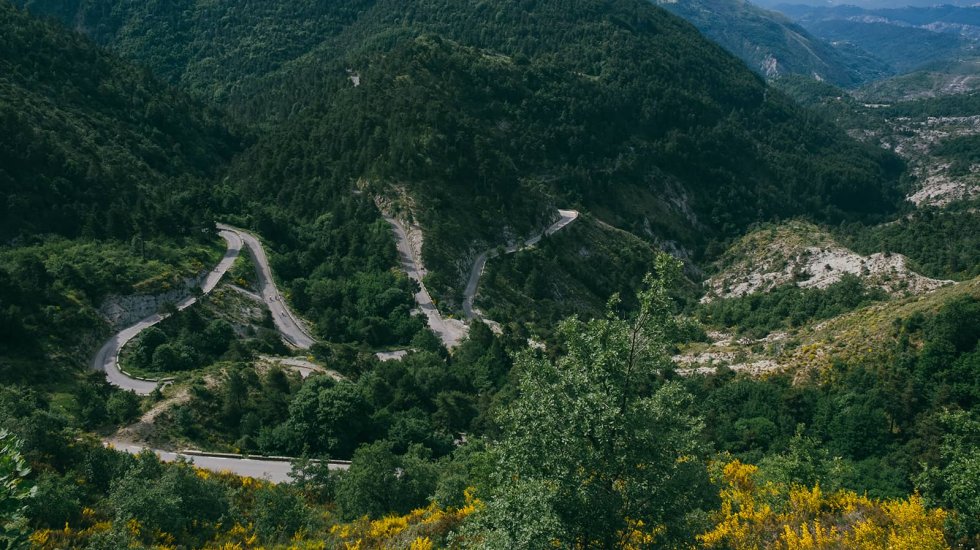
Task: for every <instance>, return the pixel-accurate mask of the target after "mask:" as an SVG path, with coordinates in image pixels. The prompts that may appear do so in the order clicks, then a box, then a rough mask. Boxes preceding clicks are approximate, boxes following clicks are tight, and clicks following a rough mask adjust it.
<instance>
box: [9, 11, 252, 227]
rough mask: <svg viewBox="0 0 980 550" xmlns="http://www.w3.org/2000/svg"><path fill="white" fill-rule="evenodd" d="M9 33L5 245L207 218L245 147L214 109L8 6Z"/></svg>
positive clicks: (199, 221) (195, 223) (196, 222)
mask: <svg viewBox="0 0 980 550" xmlns="http://www.w3.org/2000/svg"><path fill="white" fill-rule="evenodd" d="M0 34H2V35H3V37H4V40H3V42H2V44H0V98H2V99H0V136H2V137H0V189H3V195H4V201H3V203H0V241H7V240H9V239H10V238H12V237H16V236H18V235H24V234H31V233H35V232H44V233H58V234H62V235H66V236H76V235H79V234H81V233H86V234H88V235H89V236H114V237H125V238H130V237H132V235H133V234H134V232H135V231H136V230H137V228H139V229H140V230H142V231H143V232H146V233H152V232H154V231H157V230H159V231H164V232H168V233H171V234H175V233H182V232H186V231H189V230H190V229H192V228H193V227H195V226H198V227H200V226H201V224H202V223H204V222H203V216H202V215H203V214H204V212H205V208H204V206H205V205H207V204H209V203H210V199H209V198H207V197H206V196H205V192H206V191H207V188H206V186H205V185H204V181H205V179H207V178H210V177H212V176H214V175H215V173H216V169H217V168H218V167H220V166H221V165H223V164H225V163H227V161H228V159H229V157H230V156H231V153H232V152H233V151H234V150H235V149H236V148H237V147H238V144H237V142H236V141H235V140H234V139H233V138H232V137H231V135H230V134H229V133H228V131H227V130H226V129H225V128H224V127H223V126H222V123H221V121H220V118H219V117H218V116H217V115H216V114H215V113H213V112H211V111H209V110H208V109H206V108H204V107H203V106H201V105H199V104H196V103H195V102H193V101H191V100H189V99H188V98H187V97H186V96H185V95H183V94H180V93H178V92H177V91H175V90H173V89H170V88H169V87H167V86H166V85H163V84H161V83H160V82H158V81H156V80H154V79H153V78H152V77H150V76H149V75H148V74H146V72H145V71H143V70H141V69H138V68H135V67H133V66H131V65H127V64H125V63H123V62H121V61H119V60H118V59H115V58H113V57H111V56H109V55H107V54H105V53H103V52H101V51H99V50H98V49H97V48H96V46H94V45H93V44H91V43H90V42H89V41H87V40H85V39H84V38H82V37H80V36H78V35H74V34H71V33H67V32H65V31H64V30H63V29H61V28H59V27H58V26H56V25H54V24H48V23H43V22H40V21H38V20H34V19H32V18H30V17H28V15H27V14H26V13H25V12H23V11H21V10H18V9H16V8H14V7H13V6H12V5H11V4H10V3H9V2H7V1H6V0H4V1H2V2H0Z"/></svg>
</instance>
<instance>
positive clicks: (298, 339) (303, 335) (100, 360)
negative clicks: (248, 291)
mask: <svg viewBox="0 0 980 550" xmlns="http://www.w3.org/2000/svg"><path fill="white" fill-rule="evenodd" d="M217 228H218V234H219V235H221V237H222V238H223V239H224V240H225V242H226V243H227V244H228V250H227V251H226V252H225V255H224V257H223V258H221V261H220V262H218V265H217V266H216V267H215V268H214V269H212V270H211V272H210V273H208V276H207V278H206V279H205V280H204V283H203V284H202V285H201V291H202V292H201V296H204V295H206V294H208V293H210V292H211V291H212V290H214V289H215V287H217V286H218V282H220V281H221V278H222V277H223V276H224V274H225V273H227V272H228V270H229V269H231V266H232V265H234V263H235V260H236V259H237V258H238V255H239V254H240V253H241V250H242V247H243V246H245V247H248V250H249V253H250V255H251V256H252V260H253V262H254V263H255V271H256V275H257V276H258V278H259V286H260V287H261V294H262V300H263V302H265V304H266V306H268V308H269V311H270V312H271V313H272V320H273V322H275V325H276V328H277V329H279V332H280V334H282V337H283V339H285V340H286V341H287V342H289V343H290V344H292V345H293V346H295V347H297V348H300V349H309V348H310V346H312V345H313V343H314V342H315V340H314V339H313V337H312V336H311V335H310V333H309V332H308V331H307V330H306V329H305V328H304V327H303V325H302V323H301V322H300V321H299V320H298V319H297V318H296V316H295V315H294V314H293V312H292V311H290V309H289V306H287V305H286V302H285V301H284V300H283V298H282V295H281V294H280V293H279V289H278V288H276V283H275V280H274V279H273V278H272V269H271V268H270V267H269V260H268V258H267V257H266V254H265V250H264V249H263V248H262V243H260V242H259V240H258V239H257V238H256V237H255V236H254V235H252V234H251V233H249V232H247V231H245V230H243V229H238V228H235V227H231V226H229V225H225V224H217ZM197 300H198V296H188V297H187V298H185V299H184V300H182V301H181V302H180V303H178V304H177V310H178V311H182V310H184V309H187V308H189V307H190V306H192V305H194V304H195V303H197ZM167 317H168V315H167V314H164V313H156V314H154V315H151V316H149V317H147V318H145V319H143V320H142V321H140V322H138V323H136V324H134V325H132V326H130V327H126V328H125V329H123V330H121V331H120V332H118V333H117V334H115V335H114V336H112V338H109V340H108V341H106V343H105V344H103V345H102V347H101V348H100V349H99V351H98V352H97V353H96V354H95V358H94V359H93V360H92V368H93V369H94V370H99V371H103V372H105V373H106V379H107V380H108V381H109V383H110V384H112V385H114V386H117V387H119V388H122V389H124V390H129V391H132V392H135V393H136V394H137V395H149V394H150V393H151V392H153V390H154V389H156V387H157V386H158V385H159V384H160V382H161V381H158V380H144V379H140V378H134V377H132V376H129V375H128V374H126V373H125V372H123V371H122V370H121V369H120V368H119V352H120V351H121V350H122V348H123V347H124V346H125V345H126V344H127V343H129V342H130V341H131V340H132V339H133V338H135V337H136V336H137V335H138V334H139V333H140V332H142V331H144V330H146V329H148V328H150V327H152V326H153V325H156V324H157V323H159V322H160V321H163V320H164V319H166V318H167Z"/></svg>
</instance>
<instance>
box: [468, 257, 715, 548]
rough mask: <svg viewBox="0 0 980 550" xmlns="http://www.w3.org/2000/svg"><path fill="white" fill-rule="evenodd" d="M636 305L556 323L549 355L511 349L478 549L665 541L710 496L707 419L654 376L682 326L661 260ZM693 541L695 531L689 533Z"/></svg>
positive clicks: (675, 268)
mask: <svg viewBox="0 0 980 550" xmlns="http://www.w3.org/2000/svg"><path fill="white" fill-rule="evenodd" d="M656 273H657V276H656V277H654V276H648V277H647V279H646V283H647V287H646V289H645V290H644V291H642V292H641V293H640V295H639V302H640V309H639V312H638V313H637V314H636V315H634V316H631V317H622V316H618V315H616V314H615V313H614V310H615V308H616V305H617V303H616V299H615V298H614V300H613V301H612V302H611V303H610V307H609V313H608V314H607V315H606V317H605V318H601V319H595V320H592V321H588V322H583V321H580V320H579V319H577V318H574V317H573V318H571V319H568V320H566V321H564V322H563V323H561V325H560V328H559V332H558V334H559V343H560V348H561V350H562V352H561V353H560V355H559V357H558V358H557V359H556V360H551V359H549V358H546V357H543V356H541V355H540V354H536V353H530V352H529V353H525V354H524V355H521V356H520V357H519V358H518V362H517V368H518V371H519V372H520V373H521V380H520V384H519V390H520V395H519V396H518V398H517V399H516V400H515V401H514V403H513V404H512V405H510V406H509V407H508V408H507V409H506V410H505V411H504V412H503V413H502V414H501V415H500V418H499V421H500V424H501V428H502V431H503V434H502V438H501V441H500V443H499V445H497V446H496V447H495V448H494V450H493V452H494V453H495V455H496V456H495V458H496V460H497V462H498V466H497V468H496V470H497V471H498V472H500V474H499V477H498V478H497V479H496V487H495V490H494V491H493V494H491V495H490V497H491V498H490V499H488V500H489V504H488V505H487V507H486V509H485V510H484V511H483V512H482V513H481V514H480V515H479V516H477V517H476V518H475V523H474V524H473V525H471V526H470V529H471V530H472V532H471V533H470V535H471V536H469V537H466V538H467V539H468V540H470V541H471V543H472V544H474V545H475V546H479V547H481V548H548V547H551V546H552V545H554V546H556V547H562V548H572V547H577V548H614V547H624V546H627V545H631V546H647V545H650V544H657V545H658V546H660V545H669V544H670V541H671V540H679V538H681V537H684V536H685V535H688V536H690V534H691V533H690V532H689V529H690V528H692V527H693V524H692V518H694V517H696V512H697V511H698V510H699V509H701V508H702V506H701V505H702V503H703V502H704V498H703V495H705V494H707V492H706V489H707V485H708V480H707V475H706V469H705V466H704V463H703V457H704V453H705V449H704V448H703V447H702V445H701V443H700V441H699V439H700V438H699V434H700V432H701V430H702V422H701V420H700V419H699V418H697V417H695V416H693V415H692V414H690V413H689V412H688V411H689V410H690V408H691V403H690V396H689V395H687V394H686V393H685V392H684V390H682V389H681V387H680V386H679V385H677V384H674V383H666V384H663V383H662V382H659V378H660V377H659V376H658V375H659V374H661V373H662V371H663V370H665V369H668V368H669V366H670V362H669V356H668V354H667V350H668V346H669V344H670V342H671V341H672V340H673V339H674V338H675V337H676V336H677V332H678V330H679V327H678V325H677V323H676V321H675V318H674V316H673V314H672V308H671V301H670V298H669V297H668V289H669V287H670V285H671V282H672V281H673V280H675V278H676V276H677V274H678V273H679V264H678V263H677V262H676V261H674V260H673V259H670V258H669V257H667V256H661V257H660V258H658V261H657V264H656ZM688 540H690V539H688Z"/></svg>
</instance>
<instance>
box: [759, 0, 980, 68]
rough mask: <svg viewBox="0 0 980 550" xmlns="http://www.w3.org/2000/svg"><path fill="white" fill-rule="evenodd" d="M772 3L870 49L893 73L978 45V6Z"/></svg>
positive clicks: (841, 42)
mask: <svg viewBox="0 0 980 550" xmlns="http://www.w3.org/2000/svg"><path fill="white" fill-rule="evenodd" d="M774 9H776V10H778V11H780V12H782V13H784V14H786V15H787V16H789V17H790V18H792V19H793V20H794V21H796V22H797V23H799V24H800V25H801V26H803V27H805V28H806V29H807V30H809V31H810V32H812V33H813V34H814V35H816V36H819V37H821V38H823V39H825V40H828V41H830V42H832V43H834V44H835V45H838V46H844V47H856V48H860V49H862V50H864V51H866V52H870V53H871V55H873V56H875V57H877V58H878V59H880V60H881V61H883V62H885V63H886V64H887V65H888V67H889V68H890V70H891V72H892V73H893V74H901V73H905V72H908V71H911V70H915V69H918V68H919V67H921V66H923V65H925V64H928V63H937V62H949V61H955V60H956V59H958V58H962V57H969V56H973V55H976V53H977V52H978V51H980V50H978V42H977V40H978V39H980V7H962V6H950V5H943V6H931V7H906V8H888V9H866V8H861V7H857V6H832V7H826V6H804V5H787V4H780V5H777V6H775V7H774Z"/></svg>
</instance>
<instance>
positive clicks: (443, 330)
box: [385, 210, 579, 349]
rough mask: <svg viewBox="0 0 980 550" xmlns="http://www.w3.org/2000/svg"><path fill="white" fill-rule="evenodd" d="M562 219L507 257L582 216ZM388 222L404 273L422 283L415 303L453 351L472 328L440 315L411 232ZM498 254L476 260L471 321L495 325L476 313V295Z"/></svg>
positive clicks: (467, 299)
mask: <svg viewBox="0 0 980 550" xmlns="http://www.w3.org/2000/svg"><path fill="white" fill-rule="evenodd" d="M558 215H559V217H558V221H556V222H555V223H553V224H551V225H550V226H548V228H546V229H545V230H544V231H541V232H540V233H536V234H534V235H532V236H531V237H529V238H527V239H525V240H523V241H520V242H518V243H516V244H512V245H510V246H508V247H507V248H506V249H505V253H506V254H511V253H514V252H517V251H519V250H524V249H525V248H528V247H531V246H534V245H536V244H538V243H539V242H541V239H542V238H544V237H547V236H551V235H554V234H555V233H557V232H558V231H561V230H562V229H564V228H565V227H566V226H568V224H570V223H572V222H574V221H575V220H576V219H578V216H579V213H578V212H577V211H575V210H559V211H558ZM385 221H387V222H388V224H389V225H391V227H392V229H393V230H394V232H395V243H396V244H397V246H398V256H399V260H400V261H401V265H402V269H403V270H404V271H405V273H407V274H408V276H409V278H411V279H412V280H414V281H416V282H418V283H419V291H418V292H417V293H415V303H417V304H418V306H419V309H420V310H421V311H422V313H423V314H425V317H426V320H427V321H428V324H429V328H430V329H432V332H434V333H436V335H438V336H439V339H440V340H441V341H442V343H443V345H444V346H446V347H447V348H449V349H452V348H454V347H456V346H457V345H459V343H460V342H461V341H462V340H463V338H464V337H466V334H467V333H468V331H469V327H468V326H467V325H466V323H464V322H462V321H460V320H458V319H447V318H444V317H443V316H442V315H441V314H440V313H439V308H437V307H436V305H435V304H434V303H433V301H432V296H430V295H429V291H428V290H426V288H425V283H423V282H422V278H423V277H424V276H425V268H424V266H423V265H422V259H421V258H418V257H416V254H415V252H414V250H413V248H412V245H411V242H410V241H409V238H408V231H406V230H405V227H404V226H403V225H402V222H401V221H400V220H398V219H396V218H393V217H391V216H387V215H386V216H385ZM494 254H495V252H494V251H493V250H488V251H486V252H483V253H482V254H480V255H479V256H477V257H476V260H475V261H474V262H473V267H472V268H471V269H470V277H469V280H468V281H467V283H466V289H465V290H464V291H463V314H464V315H465V316H466V319H467V320H469V321H473V320H481V321H484V322H488V323H491V324H492V321H489V320H487V319H483V317H482V316H481V315H480V312H479V310H477V309H475V308H474V307H473V304H474V302H475V301H476V293H477V291H478V290H479V288H480V277H481V276H482V275H483V269H484V268H485V267H486V264H487V260H488V259H489V258H491V257H493V255H494Z"/></svg>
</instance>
